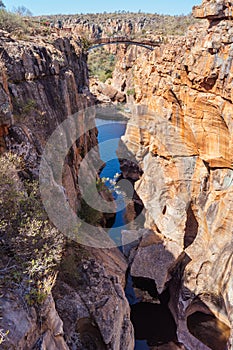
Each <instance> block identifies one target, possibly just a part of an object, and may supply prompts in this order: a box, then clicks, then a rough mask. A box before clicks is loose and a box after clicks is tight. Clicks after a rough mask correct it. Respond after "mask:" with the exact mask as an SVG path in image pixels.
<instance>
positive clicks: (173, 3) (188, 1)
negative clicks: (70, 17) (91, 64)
mask: <svg viewBox="0 0 233 350" xmlns="http://www.w3.org/2000/svg"><path fill="white" fill-rule="evenodd" d="M3 2H4V3H5V5H6V7H7V9H9V10H11V9H12V8H13V7H14V6H15V7H17V6H21V5H24V6H25V7H27V8H28V9H29V10H31V11H32V13H33V14H34V15H40V14H58V13H63V14H77V13H96V12H104V11H107V12H114V11H117V10H126V11H128V10H129V11H133V12H137V11H138V10H142V11H143V12H150V13H155V12H156V13H163V14H171V15H174V14H182V13H183V14H187V13H190V12H191V10H192V6H194V5H198V4H200V3H201V2H202V1H201V0H162V1H161V0H130V1H126V0H54V1H53V0H39V1H38V0H37V1H36V0H3Z"/></svg>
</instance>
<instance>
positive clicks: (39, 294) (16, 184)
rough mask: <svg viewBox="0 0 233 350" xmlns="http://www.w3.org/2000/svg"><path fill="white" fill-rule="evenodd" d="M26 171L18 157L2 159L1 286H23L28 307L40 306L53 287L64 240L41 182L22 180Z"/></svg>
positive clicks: (0, 176) (0, 184)
mask: <svg viewBox="0 0 233 350" xmlns="http://www.w3.org/2000/svg"><path fill="white" fill-rule="evenodd" d="M23 170H24V167H23V161H21V160H20V159H19V158H18V157H16V156H13V155H11V154H7V155H4V156H0V223H1V224H0V255H1V261H0V269H1V271H3V277H4V278H3V279H2V280H1V282H3V285H5V286H6V287H7V288H8V287H11V286H12V285H14V286H15V285H17V284H20V286H21V288H22V289H23V290H24V295H25V299H26V300H27V301H28V302H29V304H39V303H41V302H42V301H43V300H44V298H45V297H46V296H47V295H48V294H49V293H50V291H51V288H52V286H53V283H54V278H55V276H56V270H57V266H58V264H59V262H60V259H61V256H62V249H63V240H64V239H63V236H62V235H61V234H60V233H59V232H58V231H57V229H56V228H54V227H53V225H52V224H51V223H50V222H49V220H48V217H47V214H46V212H45V210H44V208H43V205H42V202H41V199H40V194H39V185H38V182H37V181H23V182H22V181H21V180H20V179H19V177H18V171H23ZM9 254H10V256H11V260H10V261H11V264H10V265H9V266H8V265H7V264H8V262H9Z"/></svg>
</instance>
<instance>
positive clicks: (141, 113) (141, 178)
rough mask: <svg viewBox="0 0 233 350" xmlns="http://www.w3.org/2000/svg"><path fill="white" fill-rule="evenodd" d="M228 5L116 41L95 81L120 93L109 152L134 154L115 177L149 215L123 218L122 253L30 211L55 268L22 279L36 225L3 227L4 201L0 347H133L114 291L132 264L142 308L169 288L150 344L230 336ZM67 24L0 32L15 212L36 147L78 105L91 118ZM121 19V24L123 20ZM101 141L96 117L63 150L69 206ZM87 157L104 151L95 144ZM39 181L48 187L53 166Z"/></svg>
mask: <svg viewBox="0 0 233 350" xmlns="http://www.w3.org/2000/svg"><path fill="white" fill-rule="evenodd" d="M232 10H233V3H232V1H227V0H220V1H213V0H203V3H202V5H200V6H196V7H194V8H193V16H194V17H196V18H197V19H198V20H197V22H196V23H194V24H192V26H191V27H189V28H187V32H186V34H185V35H184V36H168V37H167V38H166V40H164V42H162V44H161V45H160V47H157V48H155V49H154V50H153V52H150V51H148V50H146V49H143V48H138V47H134V46H122V47H121V48H119V49H115V48H114V49H113V50H116V55H117V62H116V67H115V69H114V71H113V76H112V78H111V79H110V80H109V82H110V85H109V86H108V89H107V90H108V91H106V86H104V85H102V87H101V94H102V95H105V94H112V95H114V96H116V94H118V97H119V100H120V102H123V101H124V99H125V98H126V99H127V102H128V108H129V109H130V111H131V113H129V115H128V122H127V127H126V133H125V135H124V136H123V137H122V140H121V143H120V146H119V155H118V156H119V158H124V157H123V156H122V157H121V152H122V154H123V155H124V154H126V152H127V154H129V155H130V156H131V157H132V162H133V163H130V162H129V160H127V161H124V160H122V162H121V170H122V176H123V178H125V179H129V180H130V181H131V182H132V183H133V184H134V189H135V191H136V194H137V200H138V201H139V200H140V203H143V206H144V214H145V223H144V227H143V228H141V229H135V228H133V229H127V230H124V231H122V242H123V244H124V243H125V245H124V246H123V253H122V252H121V251H120V250H119V249H118V248H117V247H113V248H111V249H110V248H105V249H96V248H94V247H90V246H82V245H80V244H78V243H77V242H75V241H73V240H71V239H69V238H68V239H67V238H65V237H63V235H62V234H60V233H59V232H58V230H57V229H56V228H54V227H53V226H52V225H51V226H49V229H48V228H47V231H48V230H49V233H48V232H47V231H46V230H45V227H44V226H43V225H41V224H39V223H38V222H39V221H41V214H39V216H38V218H39V219H40V220H39V219H38V222H37V224H36V225H41V226H40V232H39V236H41V238H40V239H42V241H43V245H42V248H43V254H42V255H43V256H45V257H46V258H47V257H48V258H49V256H50V257H52V258H51V259H50V260H51V261H52V263H53V266H54V265H55V267H53V269H50V265H48V266H49V267H48V266H47V265H46V266H45V272H43V274H42V275H40V273H41V272H40V270H39V269H38V268H37V269H36V273H38V275H39V281H37V282H38V283H37V285H34V284H30V283H31V282H30V280H31V279H32V276H31V274H30V273H29V271H28V267H30V269H31V270H33V268H34V267H35V265H36V264H37V261H38V262H39V264H40V259H41V256H40V252H38V247H37V245H35V246H34V244H35V243H34V240H33V239H31V238H30V237H29V231H30V232H31V231H33V234H32V236H33V235H34V236H33V237H36V238H37V236H36V233H34V231H35V229H34V228H32V227H31V226H28V223H27V226H25V227H19V228H18V227H17V225H16V226H14V225H15V221H14V222H13V223H12V226H11V220H12V218H11V217H10V216H9V217H8V216H7V215H8V214H7V212H6V211H4V210H2V209H1V210H0V215H1V222H3V223H4V225H3V224H1V226H0V229H1V236H0V249H1V265H0V269H1V282H2V283H1V293H0V314H1V315H0V316H1V318H0V330H1V332H2V333H0V334H3V335H4V334H5V337H4V341H3V342H2V344H1V347H2V348H3V349H12V350H13V349H17V350H20V349H22V350H26V349H28V350H29V349H49V350H53V349H54V350H55V349H92V348H93V349H100V350H102V349H113V350H117V349H119V350H121V349H122V350H123V349H124V350H125V349H128V350H132V349H134V342H135V339H134V329H133V326H132V322H131V320H130V306H129V303H128V301H127V298H126V295H125V292H124V289H125V286H126V283H127V276H128V274H129V272H130V275H131V276H132V278H133V281H134V284H135V287H137V288H135V291H136V293H138V294H140V295H141V298H142V300H144V302H146V303H148V304H149V305H150V308H152V305H153V308H154V309H156V308H157V307H156V306H155V305H156V302H157V301H158V298H160V299H161V297H162V295H165V294H166V293H168V294H169V298H168V299H169V300H168V301H167V304H168V306H169V310H170V312H171V314H172V315H173V318H174V321H175V325H176V328H177V331H176V335H177V338H174V337H173V339H171V341H170V342H169V343H168V344H160V345H159V346H158V347H157V346H155V345H154V344H151V345H150V348H151V349H155V348H158V349H161V350H162V349H188V350H196V349H197V350H208V349H213V350H226V349H228V350H230V349H232V346H233V345H232V339H233V333H232V323H233V294H232V293H233V292H232V285H233V274H232V248H233V246H232V220H231V218H232V210H233V208H232V183H233V159H232V158H233V152H232V150H233V149H232V148H233V146H232V78H233V68H232V57H233V46H232V45H233V30H232V26H231V23H232V13H233V12H232ZM72 25H73V26H74V29H73V32H72V34H70V33H66V34H64V35H63V36H62V35H60V36H56V35H53V37H52V38H46V37H45V38H43V37H38V38H30V40H29V41H23V40H15V39H13V38H11V36H10V35H9V34H8V33H7V32H4V31H2V32H1V39H0V52H1V59H0V65H1V72H0V147H1V149H0V152H1V158H2V159H3V163H1V169H2V173H1V174H0V175H1V176H0V181H1V204H3V205H4V206H5V207H6V208H7V205H8V201H10V202H9V205H11V206H12V202H15V203H17V198H18V197H19V198H20V200H19V204H17V205H18V207H17V205H16V209H14V210H15V211H16V212H17V210H18V208H20V209H21V212H22V213H24V208H21V205H22V204H21V202H22V198H21V197H20V196H22V193H23V198H24V201H25V200H28V198H31V196H30V194H31V192H30V191H29V192H28V191H27V181H29V182H32V181H37V180H38V175H39V165H40V161H41V157H42V153H43V149H44V147H45V145H46V142H47V140H48V138H49V136H51V134H52V132H53V131H54V130H55V129H56V128H57V126H58V125H60V124H61V123H62V122H64V121H65V120H66V119H67V118H68V117H69V116H70V115H73V114H75V113H76V112H79V114H78V116H77V118H78V123H77V128H78V129H79V130H81V131H82V130H85V122H86V119H85V113H86V111H89V112H88V120H91V121H92V122H93V125H95V122H94V120H95V108H94V104H95V102H96V98H95V97H94V96H93V94H92V93H91V92H90V90H89V78H88V67H87V63H88V61H87V53H86V50H85V48H83V46H82V45H83V42H82V40H81V39H80V38H79V37H78V36H77V31H76V30H75V23H73V24H72ZM82 25H83V24H82ZM84 25H85V28H86V27H88V30H89V31H90V32H92V33H93V31H94V32H96V30H97V29H96V27H95V28H94V27H93V25H92V26H91V25H90V26H89V24H84ZM108 25H109V24H108V23H107V26H106V28H107V27H108ZM144 27H145V25H142V26H141V29H140V30H142V29H145V28H144ZM93 28H94V29H93ZM106 30H107V29H106ZM117 30H119V31H121V30H123V31H125V32H126V33H127V31H126V29H125V27H124V26H123V27H120V29H119V28H118V29H117ZM103 33H105V31H104V30H103ZM109 91H110V92H109ZM128 91H131V92H132V93H131V94H129V93H127V92H128ZM98 93H99V91H98ZM97 97H98V96H97ZM110 100H111V98H110ZM108 101H109V100H108ZM69 137H70V135H69V134H68V135H67V139H66V141H65V143H66V142H67V143H68V139H69ZM97 145H98V140H97V129H96V128H95V127H93V128H91V129H90V130H88V132H87V133H85V132H84V133H82V136H81V137H80V138H79V139H78V140H77V141H76V142H75V143H74V144H73V146H72V147H71V149H70V151H69V153H68V155H67V157H66V159H65V164H64V167H63V181H62V185H63V186H64V188H59V195H60V196H61V198H62V199H63V201H64V202H67V201H68V202H69V205H70V207H71V208H72V209H73V210H74V211H75V212H77V211H79V210H80V207H81V193H80V190H79V187H78V184H77V177H78V175H79V167H80V164H81V163H83V159H84V158H85V156H86V155H87V153H88V152H89V151H90V150H91V149H92V148H94V147H95V146H97ZM7 151H8V152H10V153H11V154H14V155H16V156H17V157H20V159H21V160H22V161H23V164H24V166H23V168H21V166H19V165H17V164H16V165H15V164H14V163H13V164H12V161H11V160H9V159H7V158H4V157H5V156H4V154H5V153H6V152H7ZM95 157H96V159H97V160H99V159H100V155H99V153H98V151H97V152H96V154H95ZM135 163H136V165H135ZM18 168H20V170H19V169H18ZM87 169H89V168H87ZM4 171H5V172H4ZM87 172H88V170H87ZM87 176H88V177H90V178H95V176H96V175H95V174H92V173H89V172H88V174H87ZM4 179H5V180H6V179H7V181H6V183H5V184H4V185H2V181H3V180H4ZM47 180H48V182H49V185H52V187H54V188H57V187H58V183H57V179H56V177H55V176H54V175H53V174H52V173H51V174H50V175H49V176H48V179H47ZM9 188H10V189H9ZM10 190H11V191H12V193H13V196H14V200H13V201H12V202H11V197H10V195H11V193H10ZM12 208H13V206H12ZM12 212H13V209H12ZM33 215H34V214H33V211H32V216H31V220H32V219H33ZM4 216H5V219H4ZM11 216H13V215H12V214H11ZM6 218H7V220H8V221H7V222H5V221H4V220H6ZM46 220H47V219H46ZM103 220H104V219H103ZM32 221H33V220H32ZM105 223H106V222H104V224H105ZM16 224H17V222H16ZM97 231H98V228H96V232H97ZM29 238H30V239H29ZM40 239H39V238H38V242H40ZM23 242H24V243H23ZM25 242H26V243H25ZM40 244H41V243H40ZM40 247H41V246H40ZM54 247H55V250H56V253H54V252H53V250H54ZM30 249H31V250H33V253H32V252H30ZM34 249H35V250H34ZM28 251H29V253H26V252H28ZM48 260H49V259H48ZM50 260H49V264H50V263H51V262H50ZM54 260H56V263H54ZM32 261H33V263H32ZM23 262H24V264H25V266H26V267H27V268H26V267H24V264H23ZM46 264H48V262H47V260H46ZM36 266H37V265H36ZM17 271H18V273H17ZM33 278H34V277H33ZM35 278H36V277H35ZM148 281H150V283H152V282H153V283H152V285H153V293H154V294H153V293H152V296H151V289H150V288H151V287H150V288H149V287H147V285H148V283H149V282H148ZM39 282H42V285H43V288H42V287H40V288H42V289H43V293H41V292H40V293H39V292H38V290H40V289H39V286H40V284H39ZM139 282H140V283H139ZM142 285H143V287H142ZM45 286H46V293H45ZM32 291H33V293H32ZM44 293H45V295H44ZM148 293H149V294H150V296H148ZM164 293H165V294H164ZM126 294H127V293H126ZM155 295H156V296H155ZM135 305H137V304H135ZM132 309H133V308H132ZM157 309H158V308H157ZM131 319H132V312H131ZM0 339H1V338H0Z"/></svg>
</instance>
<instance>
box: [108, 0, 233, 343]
mask: <svg viewBox="0 0 233 350" xmlns="http://www.w3.org/2000/svg"><path fill="white" fill-rule="evenodd" d="M232 5H233V4H232V2H231V1H203V5H202V6H199V7H196V8H195V9H194V15H195V16H196V17H199V18H204V20H202V21H200V22H199V23H198V24H197V25H196V26H193V27H191V28H190V29H189V30H188V32H187V35H186V36H185V37H181V38H169V39H168V43H167V44H164V45H161V47H160V48H158V49H155V50H154V52H153V53H151V54H150V53H144V52H143V53H142V54H140V53H139V52H138V53H137V54H136V52H135V50H136V49H135V48H132V49H128V51H127V53H126V54H124V57H123V58H122V60H121V61H120V62H119V63H118V68H117V70H116V71H115V73H114V77H115V79H114V77H113V80H114V84H115V86H116V87H117V88H119V86H122V85H125V86H126V89H127V88H128V89H129V87H130V88H133V89H134V103H135V104H142V105H145V106H148V107H149V111H146V109H145V110H144V112H143V110H142V111H141V112H140V113H138V115H137V113H136V112H137V110H136V109H135V113H133V114H134V117H132V119H131V120H130V122H129V123H128V127H127V131H126V136H125V137H123V141H124V142H125V144H126V145H127V147H128V149H129V150H130V151H131V152H132V153H133V154H136V155H137V157H138V160H139V161H140V165H141V168H142V171H143V175H142V176H141V178H140V180H139V181H138V182H136V187H135V189H136V191H137V193H138V195H139V196H140V198H141V199H142V201H143V203H144V205H145V208H146V227H147V228H148V229H150V230H152V231H153V232H154V234H151V231H149V232H150V233H149V236H148V233H144V234H143V236H142V239H141V240H139V241H140V244H139V247H138V249H137V250H136V253H135V256H134V258H133V261H132V266H131V272H132V274H133V275H135V276H141V277H143V276H144V277H147V278H148V277H149V278H152V279H154V280H155V282H156V284H157V287H158V290H159V291H161V290H164V289H165V288H166V286H167V285H168V286H169V285H170V288H171V289H172V294H171V295H173V301H172V302H171V301H170V304H171V309H172V310H173V312H174V315H175V317H176V320H177V324H178V338H179V341H181V342H182V343H183V344H185V346H186V347H187V349H190V350H191V349H209V348H210V349H220V348H221V349H225V347H226V343H227V341H228V337H229V335H230V330H231V332H232V322H233V301H232V282H233V280H232V278H233V275H232V249H233V246H232V229H233V227H232V220H231V217H232V210H233V207H232V189H233V187H232V179H233V166H232V164H233V163H232V161H233V157H232V154H233V153H232V125H233V124H232V111H233V105H232V102H233V101H232V77H233V66H232V54H233V51H232V43H233V39H232V33H231V32H232V25H231V24H232V23H231V13H232ZM138 110H139V109H138ZM128 234H132V235H134V234H135V233H133V232H132V233H130V232H129V233H128ZM124 235H125V233H124ZM151 236H152V238H151ZM153 237H154V238H153ZM161 250H163V251H164V253H163V254H162V253H161ZM153 261H154V263H155V265H157V269H156V268H154V266H153V263H152V262H153ZM181 262H182V263H181ZM180 263H181V265H180ZM148 265H150V267H148V268H146V266H148ZM181 266H182V268H181ZM182 269H183V270H182ZM158 271H160V272H161V273H159V272H158ZM176 278H178V280H179V279H181V285H180V286H178V287H177V284H176V283H175V282H174V280H175V279H176ZM171 280H173V283H170V284H169V281H171ZM177 283H178V282H177ZM172 285H173V287H172ZM174 285H176V287H174ZM206 314H207V316H206ZM214 316H215V317H216V319H215V318H214ZM208 317H209V319H208ZM222 322H223V323H222ZM217 324H218V325H217ZM201 325H202V326H201ZM202 327H203V328H202ZM205 327H206V329H204V328H205ZM188 329H189V330H188ZM189 331H190V332H191V333H192V334H191V333H190V332H189ZM218 332H219V333H218ZM193 335H194V336H193ZM198 339H199V340H200V341H199V340H198ZM214 343H215V345H214ZM224 344H225V345H224ZM227 348H228V349H231V348H232V334H231V337H230V340H229V342H228V345H227Z"/></svg>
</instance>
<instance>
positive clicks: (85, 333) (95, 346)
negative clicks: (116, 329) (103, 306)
mask: <svg viewBox="0 0 233 350" xmlns="http://www.w3.org/2000/svg"><path fill="white" fill-rule="evenodd" d="M76 329H77V333H78V335H79V340H80V343H81V346H82V350H105V349H107V347H106V345H105V344H104V342H103V339H102V336H101V333H100V331H99V329H98V327H97V326H96V325H95V324H94V323H93V322H92V320H91V319H90V318H88V317H85V318H81V319H80V320H78V322H77V327H76Z"/></svg>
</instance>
